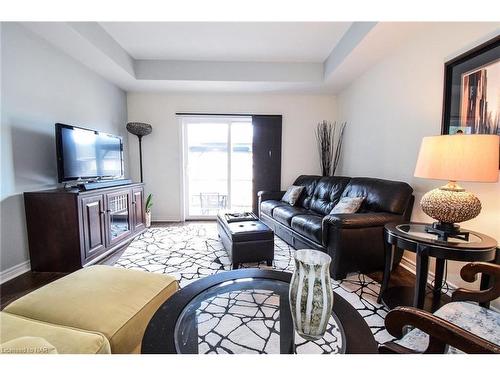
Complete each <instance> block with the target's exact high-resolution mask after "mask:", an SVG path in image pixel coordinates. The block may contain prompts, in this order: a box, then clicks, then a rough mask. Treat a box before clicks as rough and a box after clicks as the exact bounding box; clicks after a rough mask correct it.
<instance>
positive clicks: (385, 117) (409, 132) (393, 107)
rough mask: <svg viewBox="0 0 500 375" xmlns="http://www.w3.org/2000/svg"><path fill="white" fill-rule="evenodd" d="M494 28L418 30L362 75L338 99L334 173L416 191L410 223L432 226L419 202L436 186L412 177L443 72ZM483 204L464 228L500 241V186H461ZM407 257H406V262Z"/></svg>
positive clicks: (433, 131)
mask: <svg viewBox="0 0 500 375" xmlns="http://www.w3.org/2000/svg"><path fill="white" fill-rule="evenodd" d="M499 27H500V24H499V23H459V24H457V23H437V24H432V23H429V24H425V25H424V26H423V27H422V30H421V32H420V33H419V34H418V35H417V36H415V38H414V39H411V40H407V41H406V42H405V43H404V45H402V46H401V47H399V48H398V49H397V50H395V51H394V52H393V53H392V54H391V55H389V56H387V57H386V58H385V59H383V60H382V61H381V62H379V63H378V64H377V65H375V66H374V67H372V68H371V69H370V70H369V71H367V72H365V73H364V74H363V75H362V76H361V77H359V78H358V79H357V80H355V81H354V82H353V83H352V84H351V85H350V86H349V87H348V88H347V89H345V90H344V91H343V92H342V93H341V94H340V95H339V96H338V109H339V113H340V118H341V119H342V120H346V121H348V123H349V126H348V128H347V130H346V135H345V143H344V157H343V159H342V161H341V173H342V174H345V175H348V176H360V175H364V176H373V177H381V178H388V179H395V180H402V181H406V182H408V183H409V184H410V185H411V186H413V188H414V189H415V195H416V202H417V203H416V204H415V206H414V210H413V217H412V219H413V220H414V221H425V222H431V221H432V219H431V218H429V217H428V216H426V215H425V214H424V213H423V212H422V211H421V209H420V206H419V204H418V202H419V201H420V198H421V197H422V194H424V193H425V192H426V191H428V190H431V189H433V188H435V187H438V186H440V185H443V184H444V183H445V182H443V181H430V180H424V179H419V178H415V177H413V171H414V168H415V163H416V158H417V154H418V150H419V147H420V142H421V139H422V137H424V136H428V135H438V134H440V131H441V113H442V101H443V74H444V73H443V72H444V69H443V67H444V63H445V61H447V60H450V59H451V58H453V57H455V56H457V55H459V54H461V53H463V52H465V51H467V50H469V49H471V48H473V47H474V46H476V45H478V44H481V43H482V42H484V41H486V40H489V39H491V38H492V37H493V36H495V35H497V34H498V33H499V32H500V29H499ZM461 185H462V186H463V187H465V188H466V189H468V190H470V191H472V192H474V193H475V194H476V195H477V196H478V197H479V199H480V200H481V202H482V204H483V209H482V212H481V214H480V215H479V216H478V217H477V218H475V219H474V220H471V221H469V222H466V223H463V226H464V227H465V228H469V229H472V230H477V231H480V232H483V233H486V234H488V235H490V236H493V237H494V238H496V239H497V240H498V241H499V242H500V183H493V184H481V183H463V184H461ZM412 255H413V254H406V256H407V257H408V258H409V259H410V260H411V259H413V256H412ZM460 266H461V265H460V264H451V265H450V271H451V275H449V278H448V279H449V280H450V281H451V282H453V283H459V284H461V282H460V276H459V274H458V270H459V267H460Z"/></svg>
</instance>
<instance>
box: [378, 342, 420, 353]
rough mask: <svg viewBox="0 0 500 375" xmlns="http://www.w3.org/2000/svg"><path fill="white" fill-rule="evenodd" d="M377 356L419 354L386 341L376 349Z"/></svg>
mask: <svg viewBox="0 0 500 375" xmlns="http://www.w3.org/2000/svg"><path fill="white" fill-rule="evenodd" d="M378 352H379V354H420V353H419V352H417V351H415V350H412V349H410V348H407V347H406V346H403V345H399V344H397V343H395V342H392V341H388V342H386V343H384V344H381V345H379V347H378Z"/></svg>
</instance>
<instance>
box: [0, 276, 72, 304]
mask: <svg viewBox="0 0 500 375" xmlns="http://www.w3.org/2000/svg"><path fill="white" fill-rule="evenodd" d="M65 275H67V274H66V273H59V272H31V271H29V272H26V273H23V274H22V275H20V276H18V277H16V278H14V279H12V280H9V281H7V282H5V283H3V284H1V285H0V310H3V308H4V307H5V306H7V305H8V304H9V303H11V302H13V301H15V300H16V299H18V298H21V297H22V296H24V295H25V294H28V293H30V292H32V291H33V290H35V289H38V288H40V287H42V286H44V285H45V284H48V283H51V282H52V281H54V280H57V279H59V278H61V277H63V276H65Z"/></svg>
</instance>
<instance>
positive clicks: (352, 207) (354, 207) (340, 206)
mask: <svg viewBox="0 0 500 375" xmlns="http://www.w3.org/2000/svg"><path fill="white" fill-rule="evenodd" d="M364 200H365V197H344V198H340V200H339V203H337V204H336V205H335V207H333V208H332V210H331V211H330V215H333V214H353V213H355V212H357V211H358V210H359V208H360V207H361V203H363V201H364Z"/></svg>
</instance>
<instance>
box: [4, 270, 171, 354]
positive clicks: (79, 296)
mask: <svg viewBox="0 0 500 375" xmlns="http://www.w3.org/2000/svg"><path fill="white" fill-rule="evenodd" d="M177 289H178V283H177V281H176V280H175V278H174V277H173V276H167V275H164V274H156V273H150V272H144V271H133V270H127V269H123V268H116V267H109V266H91V267H86V268H83V269H81V270H78V271H76V272H74V273H72V274H69V275H68V276H65V277H63V278H61V279H58V280H56V281H54V282H52V283H50V284H47V285H45V286H43V287H42V288H40V289H37V290H35V291H33V292H31V293H29V294H27V295H26V296H24V297H21V298H20V299H18V300H16V301H14V302H12V303H11V304H10V305H8V306H7V307H6V308H5V309H4V311H6V312H8V313H11V314H15V315H20V316H24V317H26V318H30V319H35V320H39V321H43V322H47V323H51V324H58V325H63V326H67V327H72V328H77V329H81V330H86V331H96V332H100V333H102V334H104V336H106V337H107V339H108V340H109V342H110V344H111V351H112V352H113V353H131V352H138V351H140V344H141V341H142V337H143V335H144V331H145V329H146V326H147V324H148V323H149V320H150V319H151V317H152V316H153V314H154V313H155V312H156V310H157V309H158V308H159V307H160V306H161V305H162V304H163V302H165V300H166V299H168V297H170V296H171V295H172V294H173V293H174V292H175V291H176V290H177Z"/></svg>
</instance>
